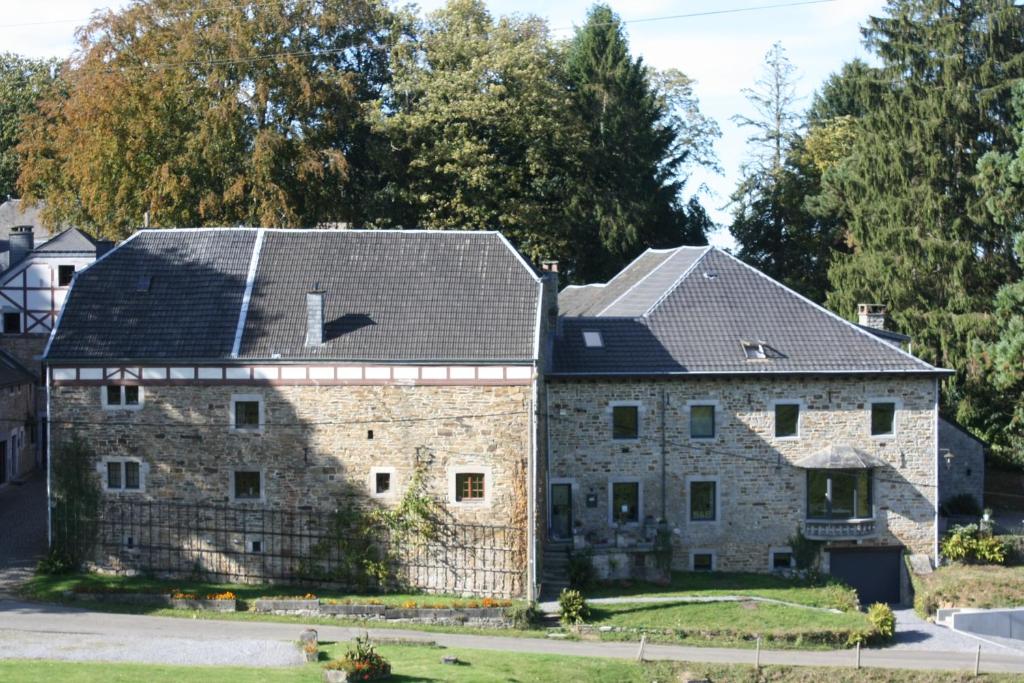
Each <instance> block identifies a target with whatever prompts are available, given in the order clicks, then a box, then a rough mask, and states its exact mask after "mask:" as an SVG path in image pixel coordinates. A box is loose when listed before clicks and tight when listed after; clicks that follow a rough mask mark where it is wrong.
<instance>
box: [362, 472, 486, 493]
mask: <svg viewBox="0 0 1024 683" xmlns="http://www.w3.org/2000/svg"><path fill="white" fill-rule="evenodd" d="M378 474H390V475H391V488H389V489H388V490H387V491H385V492H384V493H377V475H378ZM366 485H367V487H368V488H369V490H370V497H371V498H394V497H395V496H397V495H398V474H397V473H396V472H395V468H394V467H371V468H370V477H369V479H368V480H367V482H366ZM486 487H487V481H486V479H485V481H484V495H487V488H486Z"/></svg>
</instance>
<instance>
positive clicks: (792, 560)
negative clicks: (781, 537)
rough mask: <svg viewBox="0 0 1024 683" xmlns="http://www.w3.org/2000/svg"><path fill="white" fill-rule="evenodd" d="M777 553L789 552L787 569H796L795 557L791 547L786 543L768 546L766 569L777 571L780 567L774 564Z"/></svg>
mask: <svg viewBox="0 0 1024 683" xmlns="http://www.w3.org/2000/svg"><path fill="white" fill-rule="evenodd" d="M777 553H789V567H788V568H789V569H796V557H794V556H793V549H792V548H790V547H789V546H788V545H783V546H772V547H770V548H768V571H770V572H778V571H783V570H782V569H780V568H778V567H776V566H775V555H776V554H777Z"/></svg>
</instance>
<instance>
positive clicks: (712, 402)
mask: <svg viewBox="0 0 1024 683" xmlns="http://www.w3.org/2000/svg"><path fill="white" fill-rule="evenodd" d="M695 406H711V407H712V408H714V409H715V433H714V435H713V436H693V414H692V411H693V408H694V407H695ZM721 407H722V404H721V401H719V400H717V399H709V400H706V401H699V400H693V401H687V402H686V436H687V438H688V439H689V440H690V441H698V442H700V441H707V442H710V441H718V435H719V434H720V433H721V431H722V430H721V429H720V427H721V425H720V423H719V420H718V417H719V415H721V412H722V411H721Z"/></svg>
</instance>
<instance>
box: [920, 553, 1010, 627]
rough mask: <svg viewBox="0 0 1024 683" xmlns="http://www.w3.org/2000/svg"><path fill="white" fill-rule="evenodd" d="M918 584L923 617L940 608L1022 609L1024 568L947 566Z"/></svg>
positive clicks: (922, 579)
mask: <svg viewBox="0 0 1024 683" xmlns="http://www.w3.org/2000/svg"><path fill="white" fill-rule="evenodd" d="M911 577H912V579H913V581H914V609H915V610H916V611H917V612H918V614H920V615H921V616H922V617H929V616H934V615H935V610H936V609H938V608H940V607H1020V606H1022V605H1024V567H999V566H992V565H987V566H982V565H961V564H954V565H947V566H945V567H939V568H938V569H936V570H935V571H934V572H932V573H931V574H927V575H925V576H917V575H915V574H913V573H911Z"/></svg>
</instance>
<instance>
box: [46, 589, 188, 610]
mask: <svg viewBox="0 0 1024 683" xmlns="http://www.w3.org/2000/svg"><path fill="white" fill-rule="evenodd" d="M64 596H65V597H67V598H70V599H72V600H86V601H89V602H112V603H118V604H121V605H156V606H159V607H166V606H167V605H169V604H170V602H171V601H170V597H169V596H167V595H165V594H164V593H76V592H74V591H65V592H64Z"/></svg>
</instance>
